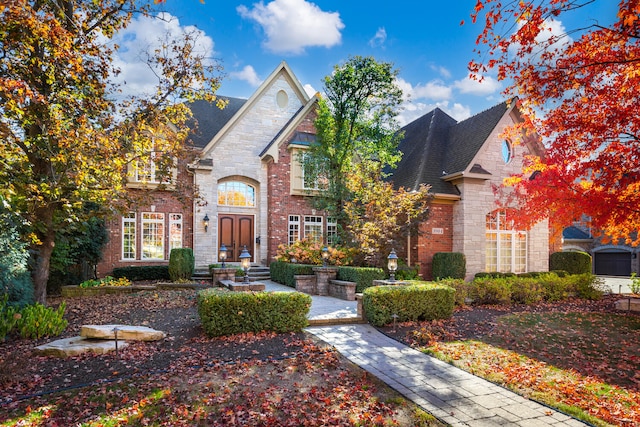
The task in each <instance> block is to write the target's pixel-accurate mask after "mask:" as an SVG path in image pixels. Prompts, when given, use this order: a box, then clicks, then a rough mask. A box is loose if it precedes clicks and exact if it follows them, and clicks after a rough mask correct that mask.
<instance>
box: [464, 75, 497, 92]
mask: <svg viewBox="0 0 640 427" xmlns="http://www.w3.org/2000/svg"><path fill="white" fill-rule="evenodd" d="M454 86H455V87H456V89H458V90H459V91H460V92H461V93H465V94H471V95H480V96H486V95H491V94H494V93H496V92H499V91H500V90H501V89H502V85H501V84H500V82H499V81H498V80H496V79H494V78H493V77H491V76H485V77H484V79H483V80H482V81H478V80H474V79H472V78H471V77H470V76H467V77H465V78H464V79H462V80H457V81H456V82H455V83H454Z"/></svg>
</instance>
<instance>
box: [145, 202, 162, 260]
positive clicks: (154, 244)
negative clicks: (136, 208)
mask: <svg viewBox="0 0 640 427" xmlns="http://www.w3.org/2000/svg"><path fill="white" fill-rule="evenodd" d="M141 228H142V259H164V213H157V212H143V213H142V223H141Z"/></svg>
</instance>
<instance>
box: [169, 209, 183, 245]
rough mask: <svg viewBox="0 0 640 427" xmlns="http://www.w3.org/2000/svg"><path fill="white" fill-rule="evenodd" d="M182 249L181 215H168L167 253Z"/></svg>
mask: <svg viewBox="0 0 640 427" xmlns="http://www.w3.org/2000/svg"><path fill="white" fill-rule="evenodd" d="M181 247H182V214H180V213H172V214H169V251H171V249H175V248H181Z"/></svg>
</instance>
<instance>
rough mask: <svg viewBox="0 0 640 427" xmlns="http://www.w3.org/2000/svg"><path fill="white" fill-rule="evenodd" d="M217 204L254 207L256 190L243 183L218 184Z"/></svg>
mask: <svg viewBox="0 0 640 427" xmlns="http://www.w3.org/2000/svg"><path fill="white" fill-rule="evenodd" d="M218 204H219V205H222V206H246V207H254V206H255V205H256V189H255V188H254V187H253V186H251V185H249V184H245V183H244V182H238V181H228V182H221V183H220V184H218Z"/></svg>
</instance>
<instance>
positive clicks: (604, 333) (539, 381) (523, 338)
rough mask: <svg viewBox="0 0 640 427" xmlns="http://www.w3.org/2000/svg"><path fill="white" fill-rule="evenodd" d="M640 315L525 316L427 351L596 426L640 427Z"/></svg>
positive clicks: (502, 320)
mask: <svg viewBox="0 0 640 427" xmlns="http://www.w3.org/2000/svg"><path fill="white" fill-rule="evenodd" d="M639 332H640V318H638V317H634V316H624V315H618V314H608V313H521V314H513V315H507V316H502V317H500V318H498V321H497V324H496V325H495V327H494V329H493V331H492V332H491V333H490V334H488V335H487V336H486V337H485V338H483V339H482V341H473V340H468V341H453V342H436V343H435V344H434V345H431V346H429V347H425V348H424V349H423V350H424V351H425V352H428V353H429V354H432V355H434V356H436V357H438V358H440V359H442V360H445V361H447V362H449V363H451V364H453V365H455V366H457V367H460V368H462V369H464V370H467V371H469V372H471V373H473V374H475V375H478V376H480V377H483V378H486V379H488V380H491V381H493V382H496V383H498V384H502V385H504V386H505V387H507V388H509V389H512V390H514V391H516V392H517V393H519V394H522V395H524V396H527V397H530V398H532V399H534V400H537V401H540V402H542V403H545V404H547V405H549V406H551V407H554V408H558V409H560V410H561V411H563V412H565V413H568V414H570V415H573V416H575V417H576V418H579V419H581V420H584V421H587V422H589V423H591V424H593V425H596V426H610V425H615V426H635V425H640V357H639V355H640V334H639Z"/></svg>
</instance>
